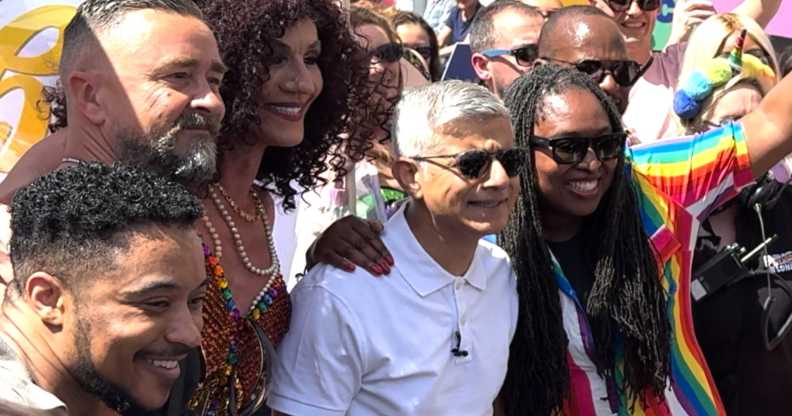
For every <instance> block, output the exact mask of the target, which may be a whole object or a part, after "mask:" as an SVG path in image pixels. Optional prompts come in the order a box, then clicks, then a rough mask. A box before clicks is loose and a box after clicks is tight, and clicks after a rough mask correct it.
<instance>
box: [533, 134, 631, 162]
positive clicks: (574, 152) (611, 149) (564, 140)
mask: <svg viewBox="0 0 792 416" xmlns="http://www.w3.org/2000/svg"><path fill="white" fill-rule="evenodd" d="M626 140H627V134H625V133H608V134H603V135H602V136H599V137H556V138H552V139H548V138H545V137H540V136H533V137H532V138H531V141H532V142H533V143H534V144H536V145H537V146H539V147H544V148H546V149H550V151H551V152H552V155H553V160H555V161H556V163H559V164H562V165H576V164H578V163H580V162H582V161H583V159H585V158H586V154H587V153H588V149H592V150H594V154H595V155H596V156H597V159H599V160H600V161H605V160H609V159H614V158H616V157H619V155H620V154H621V153H622V152H623V151H624V143H625V141H626Z"/></svg>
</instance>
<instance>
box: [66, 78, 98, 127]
mask: <svg viewBox="0 0 792 416" xmlns="http://www.w3.org/2000/svg"><path fill="white" fill-rule="evenodd" d="M62 83H63V87H64V88H65V89H66V94H67V96H68V97H70V98H69V111H70V112H71V111H78V112H80V114H82V115H83V116H84V117H85V118H87V119H88V120H89V121H90V122H91V123H93V124H96V125H100V124H103V123H104V122H105V121H106V120H107V114H106V113H105V109H104V107H102V105H101V104H100V103H99V97H98V92H99V75H98V74H96V73H93V72H88V71H71V72H70V73H69V74H68V75H67V76H66V79H65V80H64V81H62Z"/></svg>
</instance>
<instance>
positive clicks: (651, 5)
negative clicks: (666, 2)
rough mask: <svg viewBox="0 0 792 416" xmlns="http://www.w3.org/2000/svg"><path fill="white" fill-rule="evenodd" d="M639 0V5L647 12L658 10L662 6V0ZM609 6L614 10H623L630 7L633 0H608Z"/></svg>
mask: <svg viewBox="0 0 792 416" xmlns="http://www.w3.org/2000/svg"><path fill="white" fill-rule="evenodd" d="M635 1H637V2H638V7H640V8H641V10H643V11H645V12H649V11H652V10H657V9H659V8H660V0H635ZM607 2H608V6H610V8H611V10H613V11H614V12H623V11H625V10H627V9H629V8H630V5H631V4H632V2H633V0H607Z"/></svg>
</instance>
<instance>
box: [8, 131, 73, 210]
mask: <svg viewBox="0 0 792 416" xmlns="http://www.w3.org/2000/svg"><path fill="white" fill-rule="evenodd" d="M65 144H66V129H61V130H58V131H57V132H55V133H53V134H50V135H49V136H47V137H45V138H43V139H41V141H39V142H38V143H36V144H34V145H33V146H32V147H31V148H30V149H29V150H28V151H27V152H25V154H24V155H22V157H21V158H19V160H18V161H17V163H16V164H15V165H14V167H13V168H12V169H11V171H10V172H8V175H7V176H6V177H5V179H4V180H3V182H2V183H0V202H2V203H4V204H10V202H11V199H13V197H14V193H15V192H16V191H17V189H19V188H22V187H24V186H27V185H29V184H30V183H31V182H33V181H34V180H36V178H39V177H41V176H44V175H46V174H48V173H50V172H52V171H53V170H55V169H56V168H57V167H58V166H59V165H60V164H61V160H62V159H63V149H64V146H65Z"/></svg>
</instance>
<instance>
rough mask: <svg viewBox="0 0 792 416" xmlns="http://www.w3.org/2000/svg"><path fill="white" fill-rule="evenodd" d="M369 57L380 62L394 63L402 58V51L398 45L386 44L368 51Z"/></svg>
mask: <svg viewBox="0 0 792 416" xmlns="http://www.w3.org/2000/svg"><path fill="white" fill-rule="evenodd" d="M369 56H371V57H372V58H377V59H378V60H379V61H381V62H387V63H391V64H392V63H394V62H399V59H401V58H402V56H404V49H403V48H402V45H400V44H398V43H394V42H391V43H386V44H384V45H380V46H378V47H376V48H374V49H373V50H371V51H369Z"/></svg>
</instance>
